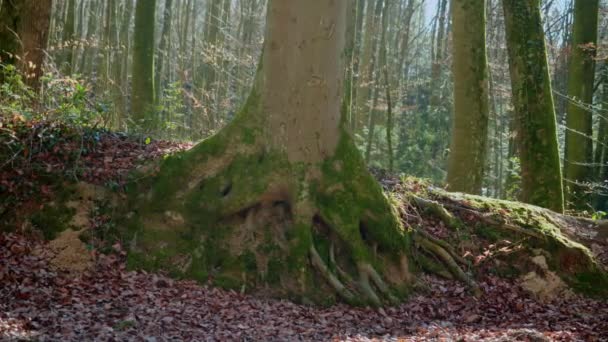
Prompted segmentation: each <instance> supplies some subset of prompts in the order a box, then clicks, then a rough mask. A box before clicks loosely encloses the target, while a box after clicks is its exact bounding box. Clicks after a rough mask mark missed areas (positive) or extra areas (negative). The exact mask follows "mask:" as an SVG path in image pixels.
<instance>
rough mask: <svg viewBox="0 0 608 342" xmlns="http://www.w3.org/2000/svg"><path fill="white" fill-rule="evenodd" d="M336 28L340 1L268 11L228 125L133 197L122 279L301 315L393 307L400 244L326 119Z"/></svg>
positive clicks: (334, 76) (352, 151) (343, 137)
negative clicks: (228, 294) (219, 290)
mask: <svg viewBox="0 0 608 342" xmlns="http://www.w3.org/2000/svg"><path fill="white" fill-rule="evenodd" d="M345 24H346V2H344V1H325V0H310V1H305V2H304V1H293V2H292V1H282V0H271V1H270V2H269V4H268V23H267V27H266V39H265V50H264V53H263V57H262V60H261V64H260V67H259V69H258V74H257V76H256V81H255V85H254V87H253V89H252V91H251V94H250V96H249V99H248V101H247V104H246V105H245V107H244V108H243V109H242V110H241V112H240V114H239V115H238V116H237V117H236V118H235V120H234V121H232V122H231V123H230V124H229V125H228V126H227V127H226V128H224V129H223V130H221V131H220V132H219V133H218V134H216V135H215V136H213V137H211V138H209V139H207V140H205V141H203V142H202V143H200V144H199V145H198V146H196V147H194V148H193V149H192V150H190V151H188V152H186V153H183V154H181V155H179V156H175V157H172V158H169V159H167V160H166V161H165V162H164V163H163V165H162V167H161V170H160V173H159V176H158V177H157V178H155V180H154V181H153V183H152V186H151V187H152V189H151V190H150V191H145V192H140V191H139V190H137V191H134V192H133V194H134V195H136V193H137V192H140V194H143V193H145V195H143V196H140V199H138V200H135V201H133V202H132V203H133V204H134V205H135V206H136V207H137V208H136V209H134V210H136V212H137V215H134V216H133V217H132V218H131V220H132V221H131V223H130V224H128V225H129V226H131V227H134V231H133V233H134V235H133V237H134V240H133V249H132V251H131V253H130V257H129V259H130V263H131V264H132V265H139V266H146V265H147V266H152V265H156V266H157V267H158V266H160V267H164V268H167V269H173V270H175V271H176V272H178V273H179V272H181V274H183V275H187V276H190V277H194V278H196V279H200V280H205V279H207V278H208V277H213V279H214V281H215V282H216V283H217V284H219V285H223V286H228V287H230V286H237V287H241V286H245V287H253V288H257V289H263V288H265V287H266V288H268V291H270V292H272V293H273V294H275V295H280V296H285V295H292V296H296V297H298V298H308V299H310V300H313V301H320V300H325V299H327V298H328V297H331V296H332V293H333V295H335V296H339V297H341V298H343V299H344V300H346V301H349V302H359V303H370V304H375V305H381V304H382V303H385V302H387V301H394V300H395V298H396V297H399V296H401V295H403V294H404V293H405V292H403V291H404V290H405V289H406V288H407V287H408V286H409V285H410V275H409V271H408V269H409V262H408V259H407V257H406V252H407V251H408V246H409V244H410V242H409V241H410V240H409V235H408V233H407V231H406V230H403V229H402V228H401V226H400V224H399V221H398V219H397V217H396V215H395V212H394V210H393V209H392V207H391V205H390V204H389V202H388V200H387V198H386V197H385V196H384V194H383V193H382V189H381V187H380V186H379V184H378V183H377V182H376V181H375V180H374V179H373V178H372V176H371V175H370V174H369V172H368V171H367V169H366V167H365V163H364V161H363V160H362V158H361V156H360V155H359V153H358V151H357V149H356V147H355V145H354V142H353V141H352V138H351V136H350V134H349V133H348V131H347V128H346V127H345V126H346V124H347V123H346V122H345V120H344V117H343V116H341V114H340V108H341V105H342V101H341V100H342V96H343V77H344V72H343V65H344V64H343V60H342V58H343V57H344V56H343V54H342V53H343V48H344V43H345V37H344V34H345ZM140 189H141V188H140ZM136 196H137V195H136ZM216 228H217V229H216ZM180 270H181V271H180ZM385 276H386V277H385ZM269 284H272V285H274V286H271V287H268V285H269Z"/></svg>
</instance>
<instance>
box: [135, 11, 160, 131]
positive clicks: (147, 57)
mask: <svg viewBox="0 0 608 342" xmlns="http://www.w3.org/2000/svg"><path fill="white" fill-rule="evenodd" d="M151 18H156V1H155V0H137V3H136V6H135V31H134V34H133V41H134V44H133V70H132V75H133V76H132V77H133V87H132V92H131V99H132V100H131V101H132V102H131V112H132V118H133V120H134V121H135V122H136V123H137V124H139V125H141V126H142V128H144V129H150V128H153V127H154V126H155V124H154V120H155V118H154V117H152V113H153V106H154V102H155V92H154V71H155V70H154V46H155V41H154V23H155V20H153V19H151Z"/></svg>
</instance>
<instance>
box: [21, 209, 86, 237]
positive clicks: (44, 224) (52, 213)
mask: <svg viewBox="0 0 608 342" xmlns="http://www.w3.org/2000/svg"><path fill="white" fill-rule="evenodd" d="M75 213H76V210H74V209H72V208H68V207H66V206H65V205H64V204H55V203H51V204H46V205H45V206H44V207H43V208H42V210H40V211H38V212H37V213H35V214H34V215H32V216H31V218H30V221H31V222H32V225H33V226H34V227H36V228H37V229H39V230H40V231H41V232H42V234H43V236H44V238H45V239H46V240H53V239H54V238H56V237H57V235H58V234H59V233H61V232H62V231H64V230H66V229H68V228H70V227H71V225H70V221H71V220H72V218H73V217H74V214H75Z"/></svg>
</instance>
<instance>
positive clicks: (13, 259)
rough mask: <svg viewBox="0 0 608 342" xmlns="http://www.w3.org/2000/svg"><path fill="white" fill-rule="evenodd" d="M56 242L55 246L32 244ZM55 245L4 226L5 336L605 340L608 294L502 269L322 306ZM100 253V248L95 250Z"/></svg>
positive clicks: (0, 249) (0, 315) (0, 310)
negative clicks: (128, 265) (552, 293)
mask: <svg viewBox="0 0 608 342" xmlns="http://www.w3.org/2000/svg"><path fill="white" fill-rule="evenodd" d="M40 248H42V249H46V250H47V252H46V253H44V252H38V253H32V251H33V250H40ZM51 253H52V251H49V250H48V247H46V246H45V245H43V243H42V242H41V241H33V240H32V239H31V238H26V237H24V236H22V235H16V234H3V235H0V339H6V340H39V341H48V340H52V341H89V340H135V341H168V340H202V341H207V340H217V341H228V340H261V341H269V340H280V341H297V340H345V341H366V340H387V341H391V340H399V339H402V340H411V341H424V340H441V339H444V340H461V341H480V340H485V341H513V340H521V341H552V340H562V341H574V340H586V341H602V340H606V338H608V302H606V301H596V300H591V299H587V298H582V297H579V296H572V297H570V298H562V299H558V300H555V301H553V302H551V303H541V302H538V301H536V300H534V299H532V298H530V297H528V296H527V295H526V294H525V293H524V292H522V291H521V290H520V289H518V287H517V286H515V285H513V284H510V283H509V282H507V281H505V280H501V279H498V278H495V277H491V276H488V277H485V278H484V279H483V281H482V282H481V286H482V288H483V290H484V295H483V296H482V297H480V298H475V297H472V296H470V295H469V294H468V293H467V291H466V290H465V288H464V287H463V286H462V285H461V284H459V283H457V282H451V281H444V280H439V279H436V278H433V277H423V278H422V280H423V282H424V283H425V284H426V286H427V287H428V290H427V291H424V292H422V293H420V294H417V295H414V296H413V297H412V298H410V300H409V301H408V302H407V303H404V304H402V305H400V306H397V307H392V308H385V309H383V310H375V309H370V308H352V307H348V306H345V305H336V306H333V307H330V308H314V307H310V306H305V305H298V304H294V303H290V302H287V301H278V300H270V299H258V298H253V297H250V296H247V295H242V294H239V293H236V292H233V291H223V290H219V289H215V288H210V287H207V286H201V285H199V284H197V283H194V282H191V281H175V280H171V279H169V278H166V277H164V276H162V275H158V274H149V273H144V272H127V271H126V270H125V267H124V255H125V253H124V252H123V251H122V249H121V247H120V246H118V245H116V246H115V253H113V254H111V255H97V257H96V260H97V263H96V267H95V269H94V270H92V271H90V272H87V273H84V274H82V275H78V276H75V275H73V274H69V273H64V272H61V271H54V270H53V268H51V267H49V262H48V259H49V257H50V255H51ZM91 253H95V252H94V251H92V252H91Z"/></svg>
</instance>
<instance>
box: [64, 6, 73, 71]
mask: <svg viewBox="0 0 608 342" xmlns="http://www.w3.org/2000/svg"><path fill="white" fill-rule="evenodd" d="M66 1H67V9H66V11H67V13H66V17H65V23H64V25H63V49H64V50H63V51H64V58H63V60H62V61H61V62H63V68H62V70H63V73H64V74H71V73H73V72H74V71H75V65H74V46H75V44H76V0H66Z"/></svg>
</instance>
